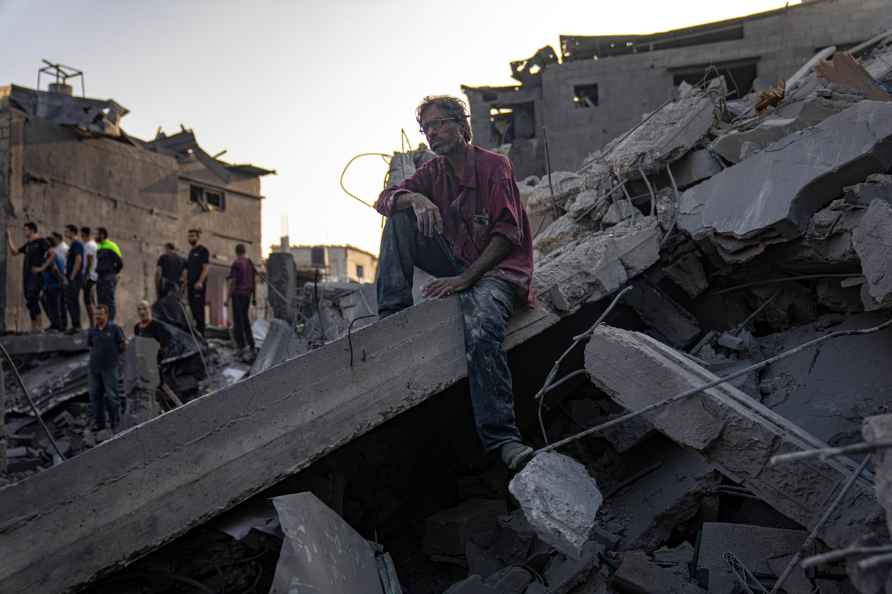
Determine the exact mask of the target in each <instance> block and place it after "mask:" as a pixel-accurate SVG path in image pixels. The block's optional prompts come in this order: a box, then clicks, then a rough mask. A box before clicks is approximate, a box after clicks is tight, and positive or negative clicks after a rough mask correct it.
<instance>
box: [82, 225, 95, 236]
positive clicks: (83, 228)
mask: <svg viewBox="0 0 892 594" xmlns="http://www.w3.org/2000/svg"><path fill="white" fill-rule="evenodd" d="M92 231H93V230H92V229H90V228H89V227H81V235H90V233H91V232H92Z"/></svg>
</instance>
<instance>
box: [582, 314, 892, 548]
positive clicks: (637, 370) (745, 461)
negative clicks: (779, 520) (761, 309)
mask: <svg viewBox="0 0 892 594" xmlns="http://www.w3.org/2000/svg"><path fill="white" fill-rule="evenodd" d="M802 356H803V357H806V358H807V357H808V355H807V354H804V355H802ZM585 361H586V369H587V370H588V372H589V376H590V377H591V379H592V382H593V383H594V384H595V386H597V387H598V388H599V389H601V390H602V391H603V392H605V393H606V394H607V395H608V396H610V397H611V398H612V399H613V400H614V401H616V402H617V403H618V404H620V405H621V406H623V407H625V408H627V409H629V410H640V409H643V408H644V407H645V406H648V405H651V404H655V403H657V402H661V401H663V400H665V399H667V398H670V397H673V396H675V395H678V394H680V393H683V392H686V391H688V390H691V389H695V388H699V387H700V386H703V385H705V384H707V383H710V382H713V381H715V380H716V379H718V378H717V377H716V376H715V375H713V374H712V373H710V372H708V371H707V370H705V369H704V368H702V367H700V366H699V365H697V364H696V363H694V362H693V361H691V360H690V359H689V358H687V357H685V356H684V355H682V354H681V353H679V352H677V351H675V350H673V349H671V348H669V347H667V346H666V345H664V344H662V343H660V342H658V341H656V340H654V339H653V338H651V337H649V336H646V335H644V334H641V333H638V332H629V331H626V330H619V329H617V328H611V327H609V326H601V327H599V328H598V329H597V330H596V331H595V332H594V333H593V334H592V338H591V340H590V341H589V343H588V345H587V347H586V351H585ZM647 418H648V420H649V421H650V422H651V423H653V425H654V426H655V427H656V428H657V429H658V430H660V431H661V432H662V433H664V434H665V435H667V436H668V437H669V438H670V439H672V440H673V441H675V442H676V443H678V444H680V445H683V446H687V447H689V448H693V449H695V450H697V451H698V452H700V454H701V455H702V456H703V457H704V458H705V459H706V460H707V461H708V462H710V463H712V464H714V465H715V466H716V467H717V468H718V469H719V470H720V471H721V472H722V473H723V474H724V475H726V476H728V477H730V478H732V479H733V480H735V481H737V482H739V483H742V484H743V485H744V486H746V487H747V488H748V489H750V490H751V491H752V492H753V493H755V494H756V496H757V497H759V498H760V499H762V500H763V501H765V502H766V503H768V504H769V505H771V506H772V507H774V508H775V509H776V510H778V511H779V512H781V513H782V514H784V515H786V516H787V517H789V518H791V519H792V520H794V521H796V522H798V523H799V524H801V525H803V526H806V527H810V526H814V525H815V523H816V522H817V520H818V518H820V516H821V515H822V513H823V512H824V510H825V508H826V505H827V500H828V498H829V497H831V496H832V493H834V492H835V491H836V490H837V489H838V488H839V487H840V485H841V484H842V483H843V482H845V481H846V480H847V479H848V477H849V476H850V475H851V473H852V472H853V470H854V468H855V465H854V463H853V462H851V461H850V460H847V459H830V460H827V461H819V460H801V461H798V462H797V463H796V464H784V465H777V466H769V465H768V460H769V459H770V458H771V456H773V455H775V454H780V453H786V452H790V451H797V450H804V449H812V448H820V447H827V445H826V443H825V442H823V441H821V440H820V439H818V438H817V437H815V436H813V435H811V434H809V433H808V432H806V431H805V430H803V429H802V428H801V427H799V426H798V425H796V424H794V423H792V422H791V421H789V420H787V419H786V418H784V417H783V416H781V415H779V414H777V413H775V412H774V411H772V410H770V409H768V408H766V407H765V406H763V405H762V404H761V403H759V402H758V401H756V400H753V399H752V398H751V397H749V396H747V395H746V394H744V393H743V392H741V391H740V390H737V389H736V388H734V387H732V386H729V385H728V384H719V385H718V386H716V387H714V388H710V389H708V390H706V391H704V392H700V393H697V394H696V395H693V396H690V397H688V398H687V399H685V400H682V401H680V402H677V403H675V404H672V405H671V406H666V407H664V408H662V409H660V410H658V411H655V412H654V413H652V414H649V415H647ZM871 490H872V486H871V485H870V483H869V481H867V480H866V479H860V480H858V481H856V482H855V484H854V485H853V487H852V490H851V491H850V492H849V494H848V496H847V497H846V499H845V502H844V503H843V505H841V506H840V508H839V509H838V510H837V512H836V513H835V514H834V515H833V516H831V517H830V518H829V519H828V521H827V522H826V523H825V524H824V527H823V529H822V530H821V531H820V533H819V535H820V537H821V538H822V539H823V540H824V541H825V542H826V543H828V544H830V545H831V546H845V545H847V544H848V543H849V542H851V540H852V527H853V526H864V525H868V524H869V523H870V521H871V519H872V518H873V516H874V515H875V514H876V512H877V504H876V501H875V499H874V497H873V496H872V493H871Z"/></svg>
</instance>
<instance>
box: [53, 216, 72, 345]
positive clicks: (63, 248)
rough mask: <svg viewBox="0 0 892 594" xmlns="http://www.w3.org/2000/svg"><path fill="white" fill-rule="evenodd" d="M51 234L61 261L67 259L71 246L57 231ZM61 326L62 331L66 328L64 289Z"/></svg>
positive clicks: (66, 315)
mask: <svg viewBox="0 0 892 594" xmlns="http://www.w3.org/2000/svg"><path fill="white" fill-rule="evenodd" d="M52 236H53V237H54V238H55V239H56V241H57V242H58V243H57V244H56V252H57V253H58V254H59V255H60V256H62V261H63V262H67V261H68V248H69V247H71V246H70V245H69V244H68V242H67V241H65V236H63V235H62V234H61V233H59V232H58V231H53V233H52ZM61 328H62V330H63V331H65V330H67V329H68V308H67V307H66V306H65V289H63V290H62V318H61Z"/></svg>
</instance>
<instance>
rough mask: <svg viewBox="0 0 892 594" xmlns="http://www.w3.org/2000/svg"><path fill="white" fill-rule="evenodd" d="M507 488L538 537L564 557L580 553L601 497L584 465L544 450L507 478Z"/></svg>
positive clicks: (589, 531)
mask: <svg viewBox="0 0 892 594" xmlns="http://www.w3.org/2000/svg"><path fill="white" fill-rule="evenodd" d="M508 490H509V491H510V492H511V494H512V495H513V496H514V498H515V499H517V502H518V503H519V504H520V507H521V509H523V513H524V515H525V516H526V518H527V521H529V523H530V525H531V526H532V527H533V528H534V529H535V530H536V532H537V533H538V534H539V537H540V538H541V539H542V540H544V541H545V542H547V543H548V544H550V545H551V546H553V547H554V548H556V549H557V550H559V551H560V552H562V553H564V554H565V555H567V556H568V557H571V558H573V559H580V558H581V557H582V554H583V546H584V545H585V543H586V542H587V541H588V539H589V534H590V533H591V530H592V528H593V527H594V525H595V514H597V513H598V508H600V507H601V502H602V501H603V497H602V496H601V492H600V491H598V485H597V483H596V482H595V480H594V479H593V478H592V477H591V476H589V474H588V471H587V470H586V469H585V466H583V465H582V464H580V463H579V462H577V461H576V460H573V459H572V458H569V457H567V456H564V455H562V454H558V453H555V452H544V453H541V454H538V455H536V456H535V457H534V458H533V459H532V460H531V461H530V462H529V464H527V465H526V466H525V467H524V469H523V470H522V471H520V472H519V473H518V474H517V475H516V476H515V477H514V478H513V479H511V482H510V483H509V485H508Z"/></svg>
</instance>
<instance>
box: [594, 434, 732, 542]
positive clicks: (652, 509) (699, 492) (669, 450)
mask: <svg viewBox="0 0 892 594" xmlns="http://www.w3.org/2000/svg"><path fill="white" fill-rule="evenodd" d="M650 458H651V462H652V467H653V470H651V471H650V472H647V470H645V474H644V475H643V476H641V477H640V478H638V479H637V480H635V481H634V482H632V483H631V484H629V485H628V486H626V487H623V488H622V489H620V490H619V491H616V492H615V493H612V494H611V495H610V497H609V498H608V499H607V501H605V502H604V505H603V508H602V509H603V512H604V514H605V517H608V518H610V519H611V520H615V521H617V522H619V523H620V524H622V526H623V528H624V531H623V534H622V539H621V540H620V543H619V546H620V548H621V549H623V550H630V549H644V550H646V551H653V550H655V549H657V548H658V547H659V546H661V545H662V544H663V543H665V542H666V541H668V540H669V538H670V537H671V536H672V532H673V531H674V530H675V529H676V527H677V526H679V525H680V524H682V523H684V522H687V521H689V520H690V519H691V518H693V517H695V516H696V515H697V513H698V512H699V510H700V505H701V503H702V501H703V497H704V496H705V495H706V494H707V493H708V492H709V491H710V490H711V489H713V488H715V487H717V486H718V485H719V484H721V481H722V477H721V476H720V475H719V473H718V472H716V470H715V468H714V467H713V466H712V465H711V464H708V463H707V462H705V461H704V460H703V458H702V456H700V455H698V454H697V453H695V452H691V451H689V450H686V449H682V448H678V447H671V444H670V447H662V448H659V449H658V451H657V450H655V451H654V452H653V455H652V456H651V457H650ZM630 474H633V473H631V472H630Z"/></svg>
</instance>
